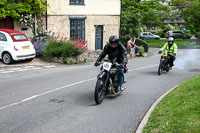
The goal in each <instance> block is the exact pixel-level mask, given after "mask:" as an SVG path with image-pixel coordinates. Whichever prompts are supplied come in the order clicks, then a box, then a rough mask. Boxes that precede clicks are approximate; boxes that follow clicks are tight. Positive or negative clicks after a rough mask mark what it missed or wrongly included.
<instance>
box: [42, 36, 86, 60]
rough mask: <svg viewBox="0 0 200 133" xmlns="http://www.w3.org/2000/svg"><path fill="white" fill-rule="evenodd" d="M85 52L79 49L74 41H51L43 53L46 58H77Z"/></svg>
mask: <svg viewBox="0 0 200 133" xmlns="http://www.w3.org/2000/svg"><path fill="white" fill-rule="evenodd" d="M82 52H83V49H82V48H77V47H75V45H74V41H72V40H69V41H62V40H60V41H58V40H51V41H49V42H48V43H47V47H46V48H45V49H44V51H43V52H42V55H43V56H46V57H75V56H78V55H79V54H81V53H82Z"/></svg>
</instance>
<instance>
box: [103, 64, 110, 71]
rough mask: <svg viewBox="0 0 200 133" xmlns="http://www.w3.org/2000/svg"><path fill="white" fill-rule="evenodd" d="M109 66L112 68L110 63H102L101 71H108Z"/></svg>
mask: <svg viewBox="0 0 200 133" xmlns="http://www.w3.org/2000/svg"><path fill="white" fill-rule="evenodd" d="M111 66H112V63H110V62H104V63H103V69H104V70H107V71H110V68H111Z"/></svg>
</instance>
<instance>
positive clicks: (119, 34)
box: [119, 0, 122, 38]
mask: <svg viewBox="0 0 200 133" xmlns="http://www.w3.org/2000/svg"><path fill="white" fill-rule="evenodd" d="M121 19H122V0H120V20H119V38H120V31H121V30H120V28H121Z"/></svg>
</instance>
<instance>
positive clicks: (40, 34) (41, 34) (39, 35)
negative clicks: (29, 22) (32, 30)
mask: <svg viewBox="0 0 200 133" xmlns="http://www.w3.org/2000/svg"><path fill="white" fill-rule="evenodd" d="M50 33H51V31H47V30H45V29H44V28H41V27H40V26H38V27H37V30H36V34H35V35H34V37H33V38H32V41H36V40H38V39H40V40H43V39H44V40H47V39H48V38H49V37H50V36H52V35H50Z"/></svg>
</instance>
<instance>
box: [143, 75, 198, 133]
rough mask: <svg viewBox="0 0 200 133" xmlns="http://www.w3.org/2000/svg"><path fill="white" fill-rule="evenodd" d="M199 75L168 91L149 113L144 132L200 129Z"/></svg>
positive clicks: (193, 132) (188, 132) (193, 131)
mask: <svg viewBox="0 0 200 133" xmlns="http://www.w3.org/2000/svg"><path fill="white" fill-rule="evenodd" d="M199 81H200V75H197V76H195V77H193V78H191V79H189V80H188V81H185V82H184V83H182V84H181V85H180V86H179V87H177V88H176V89H175V90H174V91H172V92H171V93H169V94H168V95H167V96H166V97H165V98H164V99H163V100H162V101H161V102H160V103H159V105H158V106H157V107H156V108H155V110H154V111H153V113H152V114H151V116H150V118H149V121H148V123H147V125H146V126H145V128H144V131H143V132H144V133H198V132H199V131H200V119H199V118H200V110H199V109H200V102H199V101H200V97H199V95H200V89H199V88H200V82H199Z"/></svg>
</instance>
